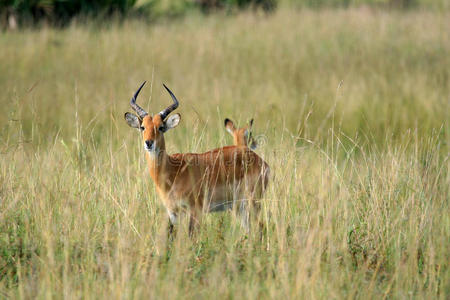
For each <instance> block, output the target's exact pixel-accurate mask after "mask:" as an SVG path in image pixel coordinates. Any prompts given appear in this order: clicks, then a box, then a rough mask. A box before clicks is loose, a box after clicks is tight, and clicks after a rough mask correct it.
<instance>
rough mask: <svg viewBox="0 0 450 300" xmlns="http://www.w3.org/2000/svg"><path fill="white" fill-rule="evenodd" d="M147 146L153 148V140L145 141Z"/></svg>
mask: <svg viewBox="0 0 450 300" xmlns="http://www.w3.org/2000/svg"><path fill="white" fill-rule="evenodd" d="M145 146H147V148H148V149H151V148H152V146H153V141H150V140H148V141H145Z"/></svg>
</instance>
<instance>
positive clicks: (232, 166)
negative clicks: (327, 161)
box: [125, 84, 269, 231]
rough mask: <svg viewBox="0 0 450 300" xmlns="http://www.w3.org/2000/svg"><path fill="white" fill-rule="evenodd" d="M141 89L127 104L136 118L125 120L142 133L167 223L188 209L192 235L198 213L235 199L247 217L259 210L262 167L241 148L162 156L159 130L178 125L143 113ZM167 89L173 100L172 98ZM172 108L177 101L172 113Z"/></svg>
mask: <svg viewBox="0 0 450 300" xmlns="http://www.w3.org/2000/svg"><path fill="white" fill-rule="evenodd" d="M142 86H143V84H142V85H141V87H140V88H139V90H138V91H137V92H136V93H135V95H134V97H133V98H132V101H131V105H132V107H133V108H134V109H135V110H136V111H137V112H138V114H139V118H138V116H136V115H133V114H131V113H126V114H125V120H126V121H127V123H128V124H129V125H130V126H131V127H134V128H140V129H141V130H143V131H142V137H143V140H144V144H145V148H146V158H147V162H148V167H149V170H150V176H151V177H152V179H153V181H154V182H155V185H156V190H157V193H158V195H159V196H160V197H161V199H162V201H163V203H164V205H165V206H166V208H167V210H168V213H169V216H170V217H171V220H172V218H173V217H176V215H177V214H178V212H180V210H187V211H188V212H189V213H190V216H191V218H190V227H189V228H190V231H192V229H193V225H194V224H196V223H198V222H199V220H200V218H201V215H202V213H203V212H208V211H214V210H222V209H226V208H228V207H230V206H234V205H233V204H235V203H236V201H237V202H239V204H240V207H241V208H242V207H244V208H245V210H244V211H245V213H246V214H248V212H249V207H255V208H256V210H258V208H259V206H260V205H259V203H258V202H257V201H256V200H258V199H259V198H260V197H261V196H262V194H263V193H264V191H265V189H266V187H267V184H268V180H269V166H268V165H267V163H266V162H264V160H262V159H261V158H260V157H259V156H258V155H257V154H256V153H254V152H253V151H252V150H250V149H249V148H248V147H247V146H246V145H244V144H237V145H235V146H227V147H223V148H218V149H214V150H211V151H209V152H206V153H200V154H197V153H184V154H182V153H177V154H173V155H169V154H167V152H166V146H165V140H164V132H165V131H166V130H168V129H170V128H174V127H175V126H177V125H178V122H179V120H180V116H179V115H178V114H174V115H171V116H167V114H165V115H166V116H167V118H166V119H165V120H163V119H162V117H161V115H160V114H156V115H154V116H153V117H151V116H149V115H147V114H146V113H145V111H143V110H142V108H140V107H139V106H138V105H136V104H135V103H136V97H137V94H138V93H139V91H140V89H141V88H142ZM166 89H167V90H168V91H169V93H170V94H171V96H172V98H173V99H174V102H175V101H176V99H175V96H173V94H172V93H171V92H170V90H169V89H168V88H167V87H166ZM176 106H178V103H177V104H176V105H175V107H174V108H173V109H175V108H176ZM173 109H171V110H173ZM168 113H170V111H169V112H168Z"/></svg>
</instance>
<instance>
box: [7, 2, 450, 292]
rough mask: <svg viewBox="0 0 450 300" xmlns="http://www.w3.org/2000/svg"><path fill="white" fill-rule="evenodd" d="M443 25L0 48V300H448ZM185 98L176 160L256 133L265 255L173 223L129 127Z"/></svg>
mask: <svg viewBox="0 0 450 300" xmlns="http://www.w3.org/2000/svg"><path fill="white" fill-rule="evenodd" d="M449 20H450V16H449V14H448V13H438V12H434V13H431V12H408V13H398V12H379V11H378V12H373V11H367V10H348V11H344V10H335V11H331V10H330V11H326V10H325V11H318V12H311V11H306V10H305V11H287V10H284V9H281V10H280V11H279V12H277V13H276V14H274V15H271V16H267V17H263V16H258V15H252V14H240V15H237V16H234V17H223V16H214V17H200V16H192V17H187V18H186V19H183V20H179V21H175V22H172V23H167V24H166V23H161V24H156V25H152V26H149V25H146V24H143V23H139V22H126V23H124V24H122V25H121V26H119V25H110V26H109V27H107V28H96V27H95V26H93V25H89V24H88V25H82V24H79V25H76V26H72V27H70V28H68V29H65V30H54V29H42V30H39V31H32V30H26V31H21V32H17V33H3V34H2V35H1V36H0V52H1V55H0V68H1V72H0V89H1V91H2V93H1V95H0V104H1V106H2V114H1V115H0V125H1V127H0V142H1V143H0V153H1V154H0V297H7V296H9V297H12V298H16V297H19V298H36V297H37V298H53V297H55V298H62V297H64V298H93V299H96V298H111V297H112V298H149V297H151V298H211V297H221V298H276V299H280V298H307V299H309V298H313V299H314V298H382V297H389V298H411V297H417V298H441V299H445V298H448V295H449V290H450V284H449V282H450V276H449V269H448V261H449V259H448V258H449V253H450V245H449V240H450V217H449V213H448V212H449V186H450V177H449V174H448V153H449V150H448V142H449V137H448V129H449V128H448V119H449V116H450V113H449V112H450V107H449V102H450V101H449V100H450V99H449V95H450V84H449V81H450V76H449V75H450V74H449V73H450V56H449V55H448V53H450V38H449V32H450V21H449ZM143 80H149V81H150V82H151V83H152V84H151V85H148V86H147V88H146V89H145V90H144V91H143V93H142V96H141V98H140V101H141V102H140V103H142V105H143V106H144V107H146V108H148V109H149V111H150V112H157V111H159V110H160V109H161V108H162V107H163V106H165V105H167V104H168V103H170V99H169V97H168V95H166V93H165V92H164V90H163V89H162V88H161V87H162V85H161V83H162V82H165V83H166V84H167V85H168V86H169V87H170V88H171V89H172V90H173V91H174V92H175V94H176V95H177V96H178V97H179V99H180V101H181V105H180V108H179V112H181V114H182V121H181V124H180V126H178V127H177V128H176V129H174V130H172V131H171V132H169V133H167V134H166V143H167V145H168V151H169V152H170V153H173V152H187V151H189V152H202V151H206V150H209V149H211V148H214V147H218V146H222V145H226V144H228V143H230V142H231V138H230V137H229V136H228V135H227V133H226V132H225V130H224V128H223V119H224V118H225V117H230V118H232V119H234V120H236V121H238V122H240V123H241V124H242V123H243V122H245V121H247V120H248V119H250V118H251V117H254V118H255V124H254V128H255V134H256V135H261V137H260V141H262V142H263V143H262V145H261V146H260V148H259V149H257V151H256V152H257V153H258V154H260V155H261V156H262V157H264V159H265V160H266V161H267V162H268V163H269V165H270V166H271V168H272V180H271V184H270V188H269V191H268V192H267V194H266V195H265V199H264V203H263V207H264V209H263V218H264V221H265V224H266V227H267V231H266V232H265V233H264V238H263V241H260V240H259V239H258V234H256V232H251V233H250V234H249V236H245V233H243V232H242V230H241V229H240V224H239V220H237V219H236V218H235V217H234V216H233V215H232V214H230V213H224V214H210V215H208V216H207V217H206V218H205V219H204V222H203V224H202V226H201V229H200V232H199V233H198V234H197V236H196V237H195V238H194V239H189V237H188V236H187V234H186V226H185V225H186V224H185V223H186V222H182V224H181V226H180V228H179V232H178V234H177V236H176V239H175V240H174V241H172V242H169V241H167V239H166V230H167V216H166V214H165V210H164V209H163V207H162V206H161V203H160V201H159V199H158V198H157V196H156V194H155V191H154V186H153V183H152V182H151V180H150V178H149V176H148V173H147V171H146V165H145V161H144V158H143V150H142V144H141V141H140V139H139V135H138V133H137V132H135V131H134V130H131V129H129V128H128V126H126V124H125V122H124V121H123V113H124V112H125V111H127V110H129V106H128V103H129V102H128V101H129V98H130V97H131V95H132V93H133V92H134V90H135V89H136V88H137V87H138V85H139V84H140V83H141V82H142V81H143Z"/></svg>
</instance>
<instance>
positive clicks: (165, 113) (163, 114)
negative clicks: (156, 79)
mask: <svg viewBox="0 0 450 300" xmlns="http://www.w3.org/2000/svg"><path fill="white" fill-rule="evenodd" d="M163 86H164V87H165V88H166V90H167V91H168V92H169V94H170V96H171V97H172V100H173V104H172V105H170V106H168V107H167V108H166V109H164V110H162V111H161V112H160V113H159V114H160V115H161V119H163V120H164V119H165V118H167V116H168V115H169V114H170V113H171V112H173V111H174V110H175V109H176V108H177V107H178V100H177V97H175V95H174V94H173V93H172V91H171V90H169V88H168V87H167V86H166V85H165V84H164V83H163Z"/></svg>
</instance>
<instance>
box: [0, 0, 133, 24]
mask: <svg viewBox="0 0 450 300" xmlns="http://www.w3.org/2000/svg"><path fill="white" fill-rule="evenodd" d="M135 4H136V0H71V1H67V0H2V1H1V2H0V19H1V21H2V23H3V24H5V23H9V26H14V23H17V22H18V21H19V22H21V23H23V22H24V21H26V22H33V23H35V22H38V21H46V22H49V23H53V24H63V23H66V22H67V21H69V20H70V19H72V18H73V17H75V16H78V15H87V16H99V15H102V16H110V15H124V14H126V13H127V12H128V11H129V10H130V9H131V8H133V7H134V5H135Z"/></svg>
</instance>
